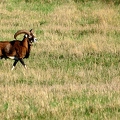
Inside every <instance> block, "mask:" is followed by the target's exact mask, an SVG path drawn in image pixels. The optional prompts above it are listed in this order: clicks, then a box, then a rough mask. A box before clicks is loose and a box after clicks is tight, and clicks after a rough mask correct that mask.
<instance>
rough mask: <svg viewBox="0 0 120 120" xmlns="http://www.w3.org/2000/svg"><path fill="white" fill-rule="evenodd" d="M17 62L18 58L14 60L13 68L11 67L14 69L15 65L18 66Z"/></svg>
mask: <svg viewBox="0 0 120 120" xmlns="http://www.w3.org/2000/svg"><path fill="white" fill-rule="evenodd" d="M17 62H18V60H15V61H14V63H13V67H12V69H11V70H13V69H14V68H15V66H16V64H17Z"/></svg>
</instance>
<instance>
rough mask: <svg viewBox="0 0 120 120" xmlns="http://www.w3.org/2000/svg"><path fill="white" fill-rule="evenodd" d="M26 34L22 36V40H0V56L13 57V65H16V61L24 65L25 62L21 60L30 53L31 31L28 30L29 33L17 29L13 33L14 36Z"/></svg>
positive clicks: (32, 40) (32, 36) (32, 38)
mask: <svg viewBox="0 0 120 120" xmlns="http://www.w3.org/2000/svg"><path fill="white" fill-rule="evenodd" d="M23 33H24V34H25V33H26V34H27V35H25V36H24V38H23V40H22V41H19V40H13V41H5V42H0V57H1V59H2V58H5V59H6V58H14V60H15V62H14V63H13V67H15V66H16V64H17V62H18V61H20V62H21V63H22V65H23V66H24V67H26V66H25V63H24V61H23V59H24V58H28V57H29V55H30V50H31V44H32V42H34V39H35V37H34V35H33V33H32V30H31V31H30V34H28V32H26V31H25V32H24V30H23V31H22V30H21V31H18V32H17V33H15V35H16V36H15V38H16V37H17V36H18V35H19V34H23Z"/></svg>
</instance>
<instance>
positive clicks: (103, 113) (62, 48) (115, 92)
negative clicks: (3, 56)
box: [0, 1, 120, 120]
mask: <svg viewBox="0 0 120 120" xmlns="http://www.w3.org/2000/svg"><path fill="white" fill-rule="evenodd" d="M18 5H20V6H21V7H19V8H17V7H15V5H14V3H13V2H9V3H7V2H5V3H0V15H1V21H0V27H1V30H0V39H1V41H4V40H12V39H13V35H14V33H15V32H16V31H17V30H18V29H27V30H29V29H31V28H33V29H34V30H35V34H36V37H37V38H38V42H37V43H36V44H34V45H33V48H32V51H31V55H30V58H29V59H26V60H25V63H26V64H27V66H28V70H27V71H26V70H25V69H24V68H23V67H22V66H21V64H20V63H18V65H17V67H16V69H15V70H14V71H12V72H11V71H10V68H11V66H12V62H13V61H12V60H1V61H0V66H1V71H0V94H1V96H0V117H1V119H9V120H12V119H23V120H24V119H31V120H33V119H40V120H41V119H46V120H48V119H50V120H56V119H64V120H69V119H70V120H79V119H81V120H82V119H83V120H85V119H101V120H103V119H105V120H107V119H109V120H110V119H111V120H112V119H114V120H118V119H120V115H119V112H120V102H119V99H120V96H119V94H120V88H119V86H120V80H119V79H120V72H119V71H120V69H119V66H120V64H119V52H120V44H119V43H120V42H119V37H120V36H119V32H120V27H119V26H120V17H119V7H118V6H116V7H115V6H112V5H111V6H108V5H105V4H102V3H100V2H98V3H96V2H93V3H92V2H91V3H90V2H88V3H86V4H83V3H79V5H77V4H76V3H74V2H73V1H69V2H68V3H66V2H65V4H62V5H56V4H55V5H54V9H53V11H51V10H50V11H48V12H47V13H45V12H44V10H43V11H41V10H39V9H38V10H34V9H33V7H32V6H33V3H27V4H26V3H25V2H24V1H22V2H20V3H19V4H18ZM18 5H16V6H18ZM25 5H26V6H30V7H29V8H28V9H25ZM36 6H37V4H36V3H34V8H35V7H36ZM91 6H92V7H91ZM36 9H37V8H36ZM46 9H47V8H46ZM45 11H46V10H45ZM20 39H22V38H21V37H20Z"/></svg>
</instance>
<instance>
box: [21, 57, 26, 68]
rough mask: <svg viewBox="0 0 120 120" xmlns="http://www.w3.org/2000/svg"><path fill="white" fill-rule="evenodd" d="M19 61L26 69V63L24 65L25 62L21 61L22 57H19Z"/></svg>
mask: <svg viewBox="0 0 120 120" xmlns="http://www.w3.org/2000/svg"><path fill="white" fill-rule="evenodd" d="M19 61H20V62H21V64H22V65H23V66H24V67H25V68H26V69H27V67H26V65H25V63H24V61H23V59H22V58H20V59H19Z"/></svg>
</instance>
